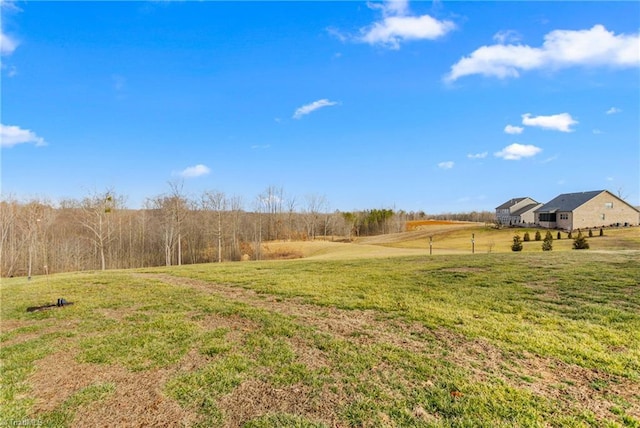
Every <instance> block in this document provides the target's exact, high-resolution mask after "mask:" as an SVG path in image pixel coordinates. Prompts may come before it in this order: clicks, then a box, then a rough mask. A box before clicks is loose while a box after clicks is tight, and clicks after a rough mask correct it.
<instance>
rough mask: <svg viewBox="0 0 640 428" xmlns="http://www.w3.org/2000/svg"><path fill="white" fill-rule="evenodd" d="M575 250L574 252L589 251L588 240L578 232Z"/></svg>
mask: <svg viewBox="0 0 640 428" xmlns="http://www.w3.org/2000/svg"><path fill="white" fill-rule="evenodd" d="M573 249H574V250H588V249H589V243H588V242H587V238H585V237H584V236H583V235H582V232H580V231H578V236H576V239H574V240H573Z"/></svg>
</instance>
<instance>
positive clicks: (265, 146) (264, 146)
mask: <svg viewBox="0 0 640 428" xmlns="http://www.w3.org/2000/svg"><path fill="white" fill-rule="evenodd" d="M269 148H271V144H254V145H253V146H251V150H266V149H269Z"/></svg>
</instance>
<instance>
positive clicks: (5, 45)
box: [0, 0, 22, 55]
mask: <svg viewBox="0 0 640 428" xmlns="http://www.w3.org/2000/svg"><path fill="white" fill-rule="evenodd" d="M0 10H2V11H7V12H22V9H20V8H19V7H18V6H16V3H15V2H14V1H7V0H0ZM17 47H18V41H17V40H16V39H14V38H13V37H12V36H9V35H8V34H7V33H5V32H4V28H2V22H1V20H0V55H11V54H12V53H13V51H15V50H16V48H17Z"/></svg>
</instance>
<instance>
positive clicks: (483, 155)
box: [467, 152, 489, 159]
mask: <svg viewBox="0 0 640 428" xmlns="http://www.w3.org/2000/svg"><path fill="white" fill-rule="evenodd" d="M488 154H489V153H487V152H482V153H469V154H468V155H467V157H468V158H469V159H484V158H486V157H487V155H488Z"/></svg>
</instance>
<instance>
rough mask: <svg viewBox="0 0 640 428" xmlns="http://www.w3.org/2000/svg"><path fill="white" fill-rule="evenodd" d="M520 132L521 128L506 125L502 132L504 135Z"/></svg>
mask: <svg viewBox="0 0 640 428" xmlns="http://www.w3.org/2000/svg"><path fill="white" fill-rule="evenodd" d="M522 131H524V128H523V127H522V126H513V125H507V126H505V127H504V132H505V133H506V134H512V135H513V134H522Z"/></svg>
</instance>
